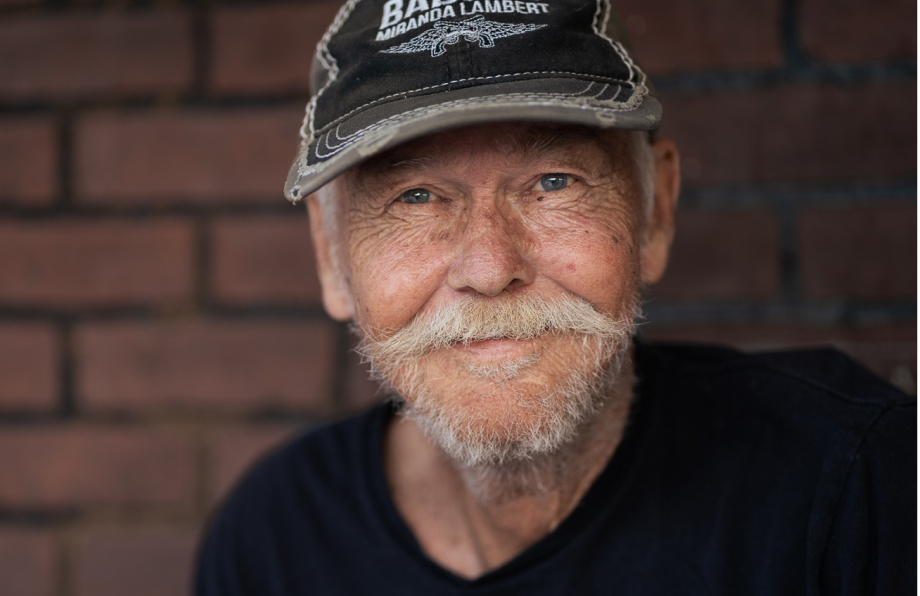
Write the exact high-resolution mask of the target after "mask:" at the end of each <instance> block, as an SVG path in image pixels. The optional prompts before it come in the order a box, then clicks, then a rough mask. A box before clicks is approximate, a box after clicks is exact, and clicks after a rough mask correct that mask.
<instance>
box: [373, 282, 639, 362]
mask: <svg viewBox="0 0 920 596" xmlns="http://www.w3.org/2000/svg"><path fill="white" fill-rule="evenodd" d="M632 326H633V321H632V319H630V320H625V319H617V318H614V317H611V316H609V315H606V314H604V313H601V312H599V311H598V310H597V309H595V308H594V306H592V305H591V303H589V302H588V301H587V300H585V299H583V298H579V297H576V296H573V295H570V294H563V295H560V296H559V297H556V298H552V299H545V298H542V297H540V296H535V295H523V296H516V297H513V298H503V299H495V298H476V297H473V296H464V297H462V298H460V299H458V300H455V301H453V302H451V303H449V304H448V305H447V306H445V307H444V308H442V309H440V310H438V311H436V312H431V313H425V314H421V315H418V316H416V317H415V318H413V319H412V320H411V321H409V323H407V324H406V325H405V326H403V327H402V328H400V329H399V330H398V331H396V332H395V333H394V334H393V335H391V336H390V337H387V338H386V339H382V340H376V339H368V338H370V337H375V336H379V335H380V334H379V333H362V334H361V335H362V336H363V337H364V338H365V340H364V341H362V345H361V346H360V347H359V348H358V352H359V353H361V354H362V355H363V356H364V357H365V358H368V359H370V360H371V361H376V362H380V361H391V360H392V359H395V360H401V359H404V358H413V357H415V358H417V357H419V356H422V355H424V354H426V353H429V352H433V351H435V350H439V349H441V348H445V347H448V346H450V345H452V344H456V343H462V344H469V343H471V342H474V341H484V340H489V339H514V340H527V339H534V338H536V337H539V336H541V335H545V334H547V333H552V334H570V335H585V336H594V337H596V338H598V339H605V338H610V339H616V338H622V337H623V335H624V334H627V336H628V334H630V332H631V330H632Z"/></svg>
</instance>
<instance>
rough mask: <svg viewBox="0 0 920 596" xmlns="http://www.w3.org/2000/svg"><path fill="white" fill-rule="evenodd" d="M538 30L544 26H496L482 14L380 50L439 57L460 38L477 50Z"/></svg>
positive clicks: (437, 25)
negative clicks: (501, 40)
mask: <svg viewBox="0 0 920 596" xmlns="http://www.w3.org/2000/svg"><path fill="white" fill-rule="evenodd" d="M541 27H546V25H523V24H519V23H499V22H496V21H487V20H485V18H484V17H483V16H482V15H478V16H475V17H473V18H471V19H466V20H465V21H440V22H438V23H435V24H434V28H433V29H429V30H428V31H425V32H424V33H422V34H421V35H417V36H416V37H413V38H412V39H410V40H409V41H406V42H403V43H401V44H399V45H397V46H393V47H391V48H387V49H385V50H380V51H381V52H383V53H385V54H414V53H416V52H428V51H430V52H431V55H432V57H434V56H440V55H441V54H443V53H444V52H445V51H446V46H449V45H453V44H455V43H457V42H458V41H460V38H461V37H462V38H463V39H465V40H467V41H468V42H470V43H477V44H479V47H481V48H491V47H492V46H494V45H495V40H496V39H499V38H501V37H511V36H512V35H520V34H521V33H527V32H529V31H533V30H535V29H540V28H541Z"/></svg>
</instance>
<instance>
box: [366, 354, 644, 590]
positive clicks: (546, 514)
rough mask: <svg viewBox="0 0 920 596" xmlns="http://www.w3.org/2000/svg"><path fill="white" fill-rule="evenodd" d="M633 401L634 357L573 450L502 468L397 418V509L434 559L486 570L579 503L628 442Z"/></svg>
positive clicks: (471, 573) (392, 438) (392, 481)
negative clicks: (454, 455) (440, 443)
mask: <svg viewBox="0 0 920 596" xmlns="http://www.w3.org/2000/svg"><path fill="white" fill-rule="evenodd" d="M631 401H632V374H631V369H630V367H629V365H628V364H627V365H626V366H624V370H623V371H622V374H621V375H620V378H619V380H618V382H617V385H616V387H615V388H614V391H613V394H612V397H611V398H610V399H609V400H608V401H607V402H606V404H605V406H604V407H603V409H602V410H601V411H600V412H599V414H598V415H597V416H596V417H595V418H594V419H593V420H592V421H591V422H590V423H588V424H586V425H585V426H584V428H583V429H582V432H581V433H580V434H579V436H578V439H577V440H576V441H574V442H573V443H571V444H570V445H568V446H567V448H566V449H565V450H563V451H562V452H560V453H556V454H553V455H552V456H547V457H544V458H539V459H536V460H532V461H528V462H524V463H515V464H511V465H508V466H501V467H496V466H482V467H475V468H464V467H461V466H458V465H456V464H454V463H453V462H452V461H450V460H448V459H447V458H446V457H445V456H444V455H443V453H442V452H441V451H440V449H438V448H437V447H435V446H434V445H432V444H431V442H430V441H429V440H428V439H427V438H426V437H425V436H424V435H423V434H422V432H421V431H420V430H419V429H418V427H417V426H416V425H415V423H413V422H412V421H411V420H409V419H406V418H397V419H395V420H394V421H393V422H392V424H391V425H390V427H389V428H388V429H387V434H386V439H385V444H384V461H385V469H386V476H387V481H388V484H389V487H390V491H391V493H392V495H393V500H394V503H395V504H396V508H397V509H398V510H399V512H400V514H401V515H402V517H403V519H404V520H405V521H406V523H407V524H408V526H409V528H410V529H411V530H412V532H413V534H414V535H415V537H416V539H417V540H418V542H419V544H420V545H421V547H422V550H424V551H425V553H426V554H427V555H428V556H429V557H430V558H431V559H432V560H434V561H435V562H437V563H438V564H439V565H441V566H442V567H444V568H446V569H448V570H450V571H451V572H453V573H455V574H457V575H460V576H462V577H467V578H474V577H478V576H480V575H483V574H484V573H486V572H488V571H490V570H492V569H496V568H498V567H500V566H501V565H503V564H504V563H506V562H508V561H510V560H511V559H512V558H514V557H515V556H517V555H518V554H520V553H521V552H522V551H524V550H525V549H526V548H528V547H529V546H531V545H532V544H534V543H536V542H537V541H539V540H540V539H542V538H543V537H545V536H547V535H548V534H550V533H551V532H552V531H553V530H555V529H556V527H558V526H559V524H560V523H562V521H563V520H564V519H565V518H566V517H568V515H569V514H570V513H571V512H572V510H574V508H575V506H576V505H578V503H579V502H580V501H581V499H582V497H583V496H584V495H585V493H586V492H587V490H588V489H589V488H590V487H591V485H592V484H593V482H594V480H595V479H596V478H597V476H598V475H599V474H600V473H601V472H602V471H603V469H604V467H605V466H606V464H607V462H608V461H609V460H610V458H611V457H612V455H613V453H614V452H615V451H616V448H617V446H618V445H619V444H620V440H621V438H622V435H623V428H624V426H625V424H626V419H627V417H628V415H629V407H630V404H631Z"/></svg>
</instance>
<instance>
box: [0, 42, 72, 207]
mask: <svg viewBox="0 0 920 596" xmlns="http://www.w3.org/2000/svg"><path fill="white" fill-rule="evenodd" d="M0 43H2V42H0ZM57 167H58V155H57V138H56V135H55V123H54V121H53V120H51V119H49V118H37V117H20V118H16V119H12V118H4V119H3V120H0V204H4V203H6V204H20V205H29V206H47V205H49V204H51V203H52V202H53V201H54V198H55V196H56V195H57V193H58V173H57Z"/></svg>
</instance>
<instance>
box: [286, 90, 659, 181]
mask: <svg viewBox="0 0 920 596" xmlns="http://www.w3.org/2000/svg"><path fill="white" fill-rule="evenodd" d="M602 92H603V91H602ZM645 92H646V90H645V88H644V87H640V88H638V89H637V92H636V94H634V95H633V96H632V97H631V98H630V99H629V100H627V101H625V102H610V103H620V104H621V105H620V107H618V108H613V107H598V106H590V105H583V106H579V108H580V109H583V110H589V111H594V112H601V111H611V110H614V109H631V108H633V107H635V106H636V105H638V104H641V98H642V97H644V96H645ZM554 95H563V94H561V93H560V94H552V95H551V94H533V93H520V94H514V95H505V96H503V97H502V98H501V99H498V98H495V97H488V98H486V97H482V98H470V99H461V100H455V101H452V102H446V103H441V104H435V105H433V106H425V107H421V108H416V109H414V110H410V111H408V112H402V113H400V114H396V115H394V116H391V117H389V118H385V119H384V120H380V121H378V122H376V123H374V124H372V125H371V126H368V127H365V128H362V129H360V130H358V131H356V132H354V133H352V134H350V135H348V136H346V137H341V136H339V134H338V130H336V131H335V134H336V138H337V139H339V140H342V141H344V142H343V143H341V144H339V145H336V146H334V147H333V146H331V145H329V139H330V137H331V134H332V132H333V131H327V132H326V133H325V134H324V135H322V137H323V139H322V144H324V145H325V146H326V148H327V149H329V150H330V152H329V153H324V154H322V155H320V153H319V151H318V149H319V148H320V141H319V140H317V144H316V147H315V148H314V150H313V153H314V155H316V157H317V159H319V160H323V161H326V160H328V159H329V158H331V157H333V156H335V155H336V154H338V153H341V152H342V151H344V150H345V149H347V148H348V147H349V146H351V145H354V144H355V143H356V142H357V141H358V140H360V139H359V137H362V138H363V137H366V136H367V135H368V133H370V132H373V131H375V130H378V129H380V128H381V127H383V126H385V125H387V124H389V123H391V122H393V121H398V120H400V119H407V118H409V117H410V116H412V117H414V116H417V115H420V114H425V113H428V112H438V111H443V110H445V109H447V108H448V107H452V106H455V105H470V104H476V103H490V104H495V103H518V104H520V105H525V106H540V105H543V106H554V105H559V104H560V103H565V101H564V100H558V99H557V100H554V99H552V98H553V96H554ZM567 97H572V96H571V95H567ZM531 98H532V99H533V100H534V101H528V100H529V99H531ZM338 128H340V126H337V127H336V129H338ZM307 157H308V155H305V156H304V158H305V159H306V158H307ZM303 165H306V164H303ZM305 173H306V170H305V171H304V173H303V174H301V176H303V175H305Z"/></svg>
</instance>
